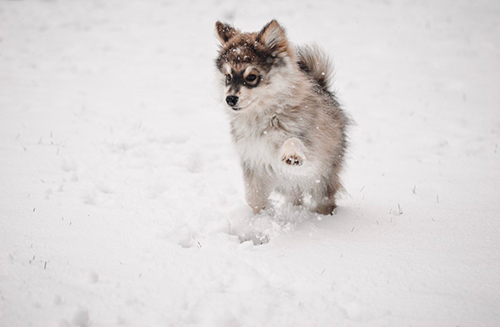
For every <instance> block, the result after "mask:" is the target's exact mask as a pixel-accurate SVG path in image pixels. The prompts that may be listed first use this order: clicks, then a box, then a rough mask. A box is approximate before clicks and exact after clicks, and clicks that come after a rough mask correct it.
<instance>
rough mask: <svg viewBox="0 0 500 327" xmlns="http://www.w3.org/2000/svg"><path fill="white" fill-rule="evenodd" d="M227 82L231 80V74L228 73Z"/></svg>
mask: <svg viewBox="0 0 500 327" xmlns="http://www.w3.org/2000/svg"><path fill="white" fill-rule="evenodd" d="M226 82H227V83H229V82H231V75H230V74H226Z"/></svg>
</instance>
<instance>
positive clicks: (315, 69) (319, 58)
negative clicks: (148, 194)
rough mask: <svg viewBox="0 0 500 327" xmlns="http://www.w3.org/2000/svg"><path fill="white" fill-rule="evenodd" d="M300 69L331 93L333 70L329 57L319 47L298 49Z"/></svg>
mask: <svg viewBox="0 0 500 327" xmlns="http://www.w3.org/2000/svg"><path fill="white" fill-rule="evenodd" d="M296 50H297V55H298V59H299V62H298V64H299V67H300V69H301V70H302V71H303V72H305V73H306V74H307V75H308V76H309V77H310V78H311V79H312V80H314V81H315V82H316V83H318V85H319V86H320V87H321V88H322V89H323V90H324V91H325V92H329V93H330V92H331V91H330V87H331V80H332V78H333V68H332V64H331V62H330V59H329V58H328V56H327V55H326V54H325V53H324V52H323V51H322V50H321V49H320V48H319V47H318V46H317V45H315V44H314V45H312V46H308V45H306V46H299V47H297V48H296Z"/></svg>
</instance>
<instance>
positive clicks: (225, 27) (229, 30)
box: [215, 21, 238, 44]
mask: <svg viewBox="0 0 500 327" xmlns="http://www.w3.org/2000/svg"><path fill="white" fill-rule="evenodd" d="M215 32H217V37H218V38H219V41H220V42H221V44H224V43H226V42H227V41H229V39H230V38H232V37H233V36H235V35H236V34H238V31H237V30H236V29H235V28H234V27H232V26H231V25H229V24H224V23H221V22H220V21H217V22H216V23H215Z"/></svg>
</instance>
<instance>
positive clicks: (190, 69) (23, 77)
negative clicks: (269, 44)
mask: <svg viewBox="0 0 500 327" xmlns="http://www.w3.org/2000/svg"><path fill="white" fill-rule="evenodd" d="M273 18H276V19H278V21H279V22H280V23H281V24H282V25H283V26H284V27H285V28H286V29H287V33H288V36H289V38H290V40H291V41H292V42H294V43H296V44H302V43H309V42H316V43H318V44H319V45H320V46H321V47H323V48H324V49H325V51H326V52H327V53H329V54H330V55H331V56H332V59H333V62H334V64H335V70H336V77H335V84H334V85H335V89H336V90H337V93H338V96H339V99H340V100H341V102H342V104H343V107H344V109H345V110H346V111H347V112H348V113H349V114H350V115H351V116H352V117H353V119H354V121H355V122H356V124H355V125H353V126H351V129H350V133H349V137H350V150H349V154H348V160H347V165H346V166H347V167H346V169H345V171H344V173H343V181H344V186H345V188H346V192H345V193H344V194H343V195H342V197H341V198H340V199H339V201H338V204H339V208H338V210H337V211H336V214H335V215H333V216H320V215H317V214H314V213H310V212H308V211H306V210H304V209H300V208H296V207H292V206H289V205H286V204H283V203H281V201H280V199H279V198H276V199H275V202H276V208H275V209H274V210H268V211H267V212H264V213H261V214H259V215H256V216H254V215H253V214H252V213H251V210H250V208H249V207H248V206H247V205H246V203H245V200H244V190H243V180H242V176H241V172H240V167H239V162H238V158H237V156H236V154H235V151H234V149H233V147H232V144H231V140H230V137H229V129H228V121H227V117H226V115H225V110H228V109H227V108H226V106H225V105H224V104H223V103H222V101H221V95H220V92H219V89H218V87H219V85H218V79H217V76H216V74H217V73H216V70H215V67H214V62H213V60H214V58H215V56H216V53H217V41H216V38H215V36H214V24H215V21H216V20H218V19H220V20H223V21H227V22H230V23H234V24H235V25H236V26H238V27H241V28H242V29H244V30H246V31H256V30H259V29H260V28H261V27H262V26H263V25H264V24H265V23H266V22H268V21H269V20H271V19H273ZM499 54H500V3H499V2H497V1H478V2H470V1H458V2H457V1H449V0H444V1H438V2H436V1H376V2H375V1H363V0H360V1H356V2H352V1H349V2H348V1H339V2H324V3H319V2H306V1H303V2H297V3H294V2H279V3H275V2H269V1H252V2H229V1H190V2H185V1H177V2H174V1H164V0H152V1H118V0H110V1H97V0H92V1H62V0H52V1H48V0H47V1H41V0H33V1H29V0H22V1H2V2H0V326H115V325H123V326H496V325H498V323H499V321H500V310H499V308H500V277H499V276H500V241H499V237H498V235H499V233H500V220H499V219H498V217H499V212H500V199H499V197H500V187H499V185H500V149H499V144H500V92H498V87H499V85H500V60H499V58H500V57H499Z"/></svg>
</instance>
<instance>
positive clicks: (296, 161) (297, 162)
mask: <svg viewBox="0 0 500 327" xmlns="http://www.w3.org/2000/svg"><path fill="white" fill-rule="evenodd" d="M281 160H282V161H284V162H285V163H286V164H287V165H290V166H301V165H302V157H301V156H299V155H296V154H292V155H285V156H283V158H281Z"/></svg>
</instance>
